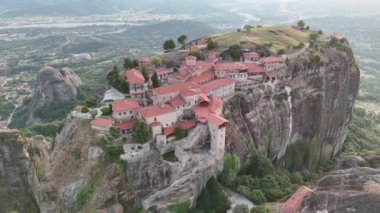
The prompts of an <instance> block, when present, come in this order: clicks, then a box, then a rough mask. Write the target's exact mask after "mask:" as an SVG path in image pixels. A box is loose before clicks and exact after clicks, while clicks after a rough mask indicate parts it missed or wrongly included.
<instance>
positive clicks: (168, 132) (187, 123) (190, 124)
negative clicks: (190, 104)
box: [164, 120, 197, 136]
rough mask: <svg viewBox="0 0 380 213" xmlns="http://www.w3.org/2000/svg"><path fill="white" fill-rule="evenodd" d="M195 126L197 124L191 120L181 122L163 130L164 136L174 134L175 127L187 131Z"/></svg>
mask: <svg viewBox="0 0 380 213" xmlns="http://www.w3.org/2000/svg"><path fill="white" fill-rule="evenodd" d="M196 125H197V122H196V121H194V120H191V121H181V122H179V123H177V124H176V125H173V126H171V127H168V128H164V135H166V136H169V135H172V134H174V132H175V129H176V128H177V127H181V128H183V129H185V130H188V129H192V128H194V127H195V126H196Z"/></svg>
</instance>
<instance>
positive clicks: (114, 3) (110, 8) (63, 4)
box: [0, 0, 127, 17]
mask: <svg viewBox="0 0 380 213" xmlns="http://www.w3.org/2000/svg"><path fill="white" fill-rule="evenodd" d="M0 8H1V9H2V13H1V16H2V17H4V16H5V17H14V16H33V15H45V16H61V15H66V16H84V15H92V14H108V13H113V12H115V11H117V10H122V9H126V8H127V5H126V3H125V2H122V1H118V0H87V1H86V0H65V1H64V0H50V1H46V0H0Z"/></svg>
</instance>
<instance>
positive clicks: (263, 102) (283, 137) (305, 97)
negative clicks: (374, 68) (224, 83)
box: [225, 47, 360, 159]
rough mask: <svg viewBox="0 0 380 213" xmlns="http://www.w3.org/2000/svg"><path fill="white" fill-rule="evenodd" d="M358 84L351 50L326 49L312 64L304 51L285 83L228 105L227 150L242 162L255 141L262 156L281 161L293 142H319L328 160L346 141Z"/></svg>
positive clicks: (260, 89)
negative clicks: (240, 158)
mask: <svg viewBox="0 0 380 213" xmlns="http://www.w3.org/2000/svg"><path fill="white" fill-rule="evenodd" d="M359 80H360V72H359V69H358V67H357V65H356V63H355V59H354V56H353V54H352V52H351V50H350V49H348V50H346V51H341V50H336V49H333V48H328V47H326V49H325V53H324V55H323V56H322V59H321V62H319V63H313V62H310V60H309V57H308V53H307V52H306V53H305V54H304V55H301V56H299V57H298V58H296V59H294V60H292V61H290V64H289V73H288V77H287V78H286V79H285V80H284V81H281V82H274V83H267V84H266V85H261V86H258V87H256V88H254V89H252V90H251V91H250V92H248V94H244V95H240V96H239V97H235V98H234V99H232V100H230V101H229V102H228V103H227V104H226V111H225V116H227V117H228V118H229V119H230V120H232V122H231V126H230V127H229V129H230V130H229V131H228V136H227V147H228V148H229V150H231V151H234V152H237V153H238V154H240V156H241V157H242V158H244V157H247V156H248V154H249V153H248V150H249V149H248V148H246V147H249V146H250V143H252V141H253V142H254V143H255V145H256V147H257V148H258V150H259V151H260V152H262V153H264V154H267V155H268V156H270V157H273V158H281V157H282V156H283V155H284V153H285V150H286V147H287V145H288V144H289V143H292V142H294V141H296V140H300V139H305V140H309V139H312V138H316V140H317V141H318V142H319V144H320V146H321V150H322V155H323V157H324V159H330V158H331V157H332V156H333V155H335V154H336V153H337V152H338V151H339V150H340V149H341V146H342V143H343V142H344V140H345V138H346V136H347V132H348V124H349V122H350V120H351V116H352V111H353V105H354V102H355V99H356V96H357V93H358V89H359ZM239 135H240V136H239ZM242 136H243V137H242ZM239 137H242V138H240V139H239Z"/></svg>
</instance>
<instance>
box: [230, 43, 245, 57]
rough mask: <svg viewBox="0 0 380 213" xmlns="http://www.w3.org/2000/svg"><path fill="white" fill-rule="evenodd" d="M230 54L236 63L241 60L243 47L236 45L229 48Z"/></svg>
mask: <svg viewBox="0 0 380 213" xmlns="http://www.w3.org/2000/svg"><path fill="white" fill-rule="evenodd" d="M228 53H229V54H230V56H231V58H232V59H233V60H234V61H238V60H240V56H241V54H242V50H241V47H240V45H238V44H235V45H232V46H230V47H229V48H228Z"/></svg>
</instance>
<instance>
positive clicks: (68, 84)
mask: <svg viewBox="0 0 380 213" xmlns="http://www.w3.org/2000/svg"><path fill="white" fill-rule="evenodd" d="M80 85H82V80H81V79H80V78H79V77H78V76H77V75H76V74H75V73H74V71H73V70H72V69H69V68H63V69H60V70H58V69H55V68H53V67H49V66H47V67H44V68H43V69H42V70H41V71H39V72H38V74H37V83H36V87H35V89H34V94H33V98H32V100H31V101H30V103H29V105H28V116H27V117H28V121H27V122H29V123H30V122H33V121H35V120H38V118H35V117H34V115H33V114H34V112H35V110H36V109H37V108H38V107H40V106H43V105H44V104H47V103H50V102H52V101H53V100H54V101H68V100H71V99H73V98H75V97H76V96H77V94H78V87H79V86H80Z"/></svg>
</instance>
